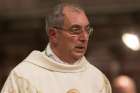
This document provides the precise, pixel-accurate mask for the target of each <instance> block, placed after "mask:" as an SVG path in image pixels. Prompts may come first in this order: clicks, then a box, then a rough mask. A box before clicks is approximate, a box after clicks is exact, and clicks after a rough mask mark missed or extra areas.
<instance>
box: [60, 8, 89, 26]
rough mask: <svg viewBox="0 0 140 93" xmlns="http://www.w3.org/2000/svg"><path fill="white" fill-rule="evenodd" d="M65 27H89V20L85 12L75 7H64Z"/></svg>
mask: <svg viewBox="0 0 140 93" xmlns="http://www.w3.org/2000/svg"><path fill="white" fill-rule="evenodd" d="M63 14H64V25H72V24H78V25H88V24H89V20H88V18H87V16H86V14H85V12H84V11H83V10H80V9H78V8H73V7H64V9H63Z"/></svg>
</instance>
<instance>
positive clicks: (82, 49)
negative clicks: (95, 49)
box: [76, 46, 86, 52]
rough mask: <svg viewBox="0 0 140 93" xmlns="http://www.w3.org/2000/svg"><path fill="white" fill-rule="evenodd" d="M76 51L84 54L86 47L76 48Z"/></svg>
mask: <svg viewBox="0 0 140 93" xmlns="http://www.w3.org/2000/svg"><path fill="white" fill-rule="evenodd" d="M76 49H77V51H78V52H83V51H85V49H86V48H85V47H84V46H76Z"/></svg>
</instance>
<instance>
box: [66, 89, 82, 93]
mask: <svg viewBox="0 0 140 93" xmlns="http://www.w3.org/2000/svg"><path fill="white" fill-rule="evenodd" d="M67 93H80V92H79V90H78V89H70V90H68V92H67Z"/></svg>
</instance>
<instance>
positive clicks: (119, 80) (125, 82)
mask: <svg viewBox="0 0 140 93" xmlns="http://www.w3.org/2000/svg"><path fill="white" fill-rule="evenodd" d="M113 87H114V93H136V85H135V82H134V80H133V79H131V78H130V77H128V76H126V75H120V76H118V77H116V78H115V79H114V80H113Z"/></svg>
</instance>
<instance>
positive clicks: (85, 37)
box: [79, 30, 89, 42]
mask: <svg viewBox="0 0 140 93" xmlns="http://www.w3.org/2000/svg"><path fill="white" fill-rule="evenodd" d="M88 39H89V33H88V32H87V31H85V30H83V31H82V32H81V33H80V35H79V40H80V41H82V42H86V41H88Z"/></svg>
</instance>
